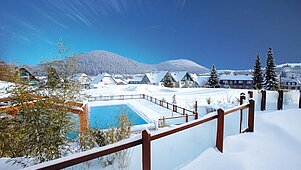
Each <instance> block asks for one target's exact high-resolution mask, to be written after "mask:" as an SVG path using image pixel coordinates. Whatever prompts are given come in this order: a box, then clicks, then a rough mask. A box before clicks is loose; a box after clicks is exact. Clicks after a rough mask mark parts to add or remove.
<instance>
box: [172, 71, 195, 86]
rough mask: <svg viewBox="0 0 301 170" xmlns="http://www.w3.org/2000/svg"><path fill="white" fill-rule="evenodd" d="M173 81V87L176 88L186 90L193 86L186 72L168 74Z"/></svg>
mask: <svg viewBox="0 0 301 170" xmlns="http://www.w3.org/2000/svg"><path fill="white" fill-rule="evenodd" d="M170 75H171V76H172V78H173V80H174V81H175V83H174V84H175V85H174V87H177V88H188V87H192V86H193V84H194V80H193V78H192V77H191V76H190V74H189V73H188V72H187V71H179V72H170Z"/></svg>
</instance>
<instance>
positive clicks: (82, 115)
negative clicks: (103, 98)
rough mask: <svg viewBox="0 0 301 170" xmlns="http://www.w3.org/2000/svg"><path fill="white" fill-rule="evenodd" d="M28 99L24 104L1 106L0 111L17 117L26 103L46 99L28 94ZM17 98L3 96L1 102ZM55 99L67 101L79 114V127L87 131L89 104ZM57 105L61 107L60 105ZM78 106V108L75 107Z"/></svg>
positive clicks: (31, 104) (30, 104)
mask: <svg viewBox="0 0 301 170" xmlns="http://www.w3.org/2000/svg"><path fill="white" fill-rule="evenodd" d="M27 97H28V101H27V102H26V103H23V104H22V105H14V106H8V107H0V113H10V114H11V115H12V116H14V117H16V116H17V114H18V111H19V110H20V108H21V107H23V106H24V105H28V106H33V105H35V103H36V100H45V98H44V97H42V96H37V95H28V96H27ZM14 100H16V98H11V97H10V98H2V99H0V102H8V101H14ZM51 100H55V101H56V102H58V103H67V104H68V105H69V106H70V112H71V113H74V114H78V115H79V129H80V131H81V132H83V131H85V130H86V129H87V128H88V117H87V104H83V103H78V102H73V101H63V100H58V99H51ZM57 107H60V106H59V105H58V106H57ZM73 107H77V108H73Z"/></svg>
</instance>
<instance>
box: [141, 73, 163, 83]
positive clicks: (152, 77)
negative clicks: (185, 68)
mask: <svg viewBox="0 0 301 170" xmlns="http://www.w3.org/2000/svg"><path fill="white" fill-rule="evenodd" d="M166 74H167V71H159V72H152V73H145V75H146V77H147V78H148V80H149V81H150V83H152V84H155V83H160V81H161V80H162V79H163V78H164V76H165V75H166Z"/></svg>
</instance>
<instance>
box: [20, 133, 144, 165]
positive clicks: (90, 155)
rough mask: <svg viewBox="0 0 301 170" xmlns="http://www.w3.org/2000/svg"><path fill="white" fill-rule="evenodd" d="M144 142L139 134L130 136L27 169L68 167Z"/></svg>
mask: <svg viewBox="0 0 301 170" xmlns="http://www.w3.org/2000/svg"><path fill="white" fill-rule="evenodd" d="M141 144H142V138H141V136H137V137H135V138H129V139H125V140H122V141H120V142H117V143H114V144H111V145H107V146H103V147H100V148H94V149H91V150H88V151H84V152H81V153H77V154H73V155H70V156H66V157H64V158H60V159H56V160H52V161H49V162H45V163H43V164H38V165H34V166H31V167H28V168H25V170H32V169H41V170H42V169H43V170H53V169H62V168H67V167H70V166H72V165H76V164H80V163H83V162H86V161H90V160H93V159H96V158H99V157H102V156H105V155H109V154H112V153H115V152H118V151H122V150H125V149H129V148H132V147H135V146H138V145H141Z"/></svg>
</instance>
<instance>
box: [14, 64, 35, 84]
mask: <svg viewBox="0 0 301 170" xmlns="http://www.w3.org/2000/svg"><path fill="white" fill-rule="evenodd" d="M16 73H17V74H18V76H19V77H20V78H21V79H22V80H23V81H25V82H27V83H28V84H29V85H32V86H36V85H38V84H39V82H40V81H39V79H37V78H36V77H35V76H33V75H32V74H31V73H30V72H29V71H28V70H27V69H25V68H23V67H21V68H18V69H17V71H16Z"/></svg>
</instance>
